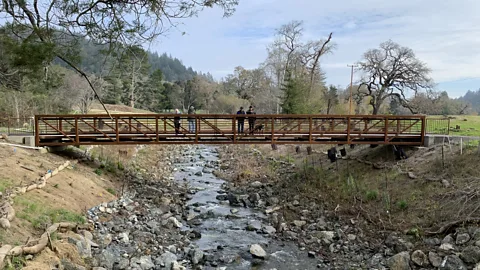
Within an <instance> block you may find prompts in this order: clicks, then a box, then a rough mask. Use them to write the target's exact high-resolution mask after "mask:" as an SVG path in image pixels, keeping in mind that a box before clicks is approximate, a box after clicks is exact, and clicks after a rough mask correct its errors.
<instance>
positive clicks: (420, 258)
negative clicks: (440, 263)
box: [411, 250, 429, 267]
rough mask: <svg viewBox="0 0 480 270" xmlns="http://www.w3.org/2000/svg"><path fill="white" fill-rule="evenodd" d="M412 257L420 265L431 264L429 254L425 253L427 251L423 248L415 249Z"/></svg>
mask: <svg viewBox="0 0 480 270" xmlns="http://www.w3.org/2000/svg"><path fill="white" fill-rule="evenodd" d="M411 259H412V261H413V262H414V263H415V264H416V265H418V266H422V267H424V266H427V265H428V264H429V263H428V257H427V255H425V253H423V251H421V250H415V251H414V252H413V253H412V257H411Z"/></svg>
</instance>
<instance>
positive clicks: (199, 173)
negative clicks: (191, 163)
mask: <svg viewBox="0 0 480 270" xmlns="http://www.w3.org/2000/svg"><path fill="white" fill-rule="evenodd" d="M195 175H196V176H203V172H202V171H198V172H196V173H195Z"/></svg>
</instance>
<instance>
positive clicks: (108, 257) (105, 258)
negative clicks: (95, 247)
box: [98, 249, 117, 269]
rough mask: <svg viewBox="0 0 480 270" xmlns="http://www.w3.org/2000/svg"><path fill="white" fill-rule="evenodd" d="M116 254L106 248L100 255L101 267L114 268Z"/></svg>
mask: <svg viewBox="0 0 480 270" xmlns="http://www.w3.org/2000/svg"><path fill="white" fill-rule="evenodd" d="M116 257H117V256H115V254H113V252H112V251H111V250H107V249H104V250H102V252H101V253H100V255H99V256H98V262H99V265H98V266H101V267H105V268H107V269H113V264H114V263H115V258H116Z"/></svg>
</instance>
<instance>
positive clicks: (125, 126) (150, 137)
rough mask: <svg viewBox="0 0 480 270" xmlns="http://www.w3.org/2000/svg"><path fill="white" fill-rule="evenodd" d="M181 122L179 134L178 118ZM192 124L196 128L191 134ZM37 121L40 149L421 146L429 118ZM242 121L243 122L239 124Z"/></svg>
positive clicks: (101, 117) (197, 117) (124, 117)
mask: <svg viewBox="0 0 480 270" xmlns="http://www.w3.org/2000/svg"><path fill="white" fill-rule="evenodd" d="M175 117H177V118H178V117H180V120H179V121H180V128H179V129H178V131H177V132H175V123H174V118H175ZM189 120H191V123H194V124H195V129H194V130H193V131H190V130H189ZM238 120H239V117H238V116H237V115H211V114H197V115H174V114H116V115H112V118H110V117H108V116H107V115H103V114H102V115H88V114H87V115H37V116H35V131H36V132H35V142H36V145H37V146H59V145H92V144H288V143H295V144H405V145H421V144H423V140H424V134H425V116H391V115H375V116H372V115H361V116H358V115H355V116H348V115H255V116H254V121H255V122H254V125H253V126H254V130H253V131H250V130H249V120H250V121H251V120H253V118H248V115H247V116H246V118H244V131H245V132H239V130H238ZM240 121H241V120H240Z"/></svg>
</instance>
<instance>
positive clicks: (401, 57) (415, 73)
mask: <svg viewBox="0 0 480 270" xmlns="http://www.w3.org/2000/svg"><path fill="white" fill-rule="evenodd" d="M363 58H364V59H363V61H360V62H359V63H358V65H359V69H360V70H361V71H362V72H363V77H362V79H361V83H360V86H366V90H367V91H366V92H365V93H364V94H363V97H370V105H371V106H372V109H373V111H372V113H373V114H378V112H379V109H380V107H381V105H382V104H383V102H384V101H385V100H386V99H387V98H389V97H396V98H398V100H399V101H400V102H401V104H402V105H403V106H404V107H407V108H410V106H409V105H408V92H411V93H413V94H414V95H416V94H417V93H419V92H420V91H422V90H428V89H431V88H432V86H433V81H432V79H431V78H430V77H429V74H430V69H429V68H428V67H427V66H426V64H425V63H423V62H422V61H420V60H419V59H417V58H416V56H415V54H414V52H413V51H412V50H411V49H410V48H407V47H402V46H400V45H399V44H397V43H395V42H393V41H391V40H389V41H387V42H384V43H382V44H380V48H379V49H371V50H368V51H367V52H366V53H365V54H364V56H363ZM358 93H359V94H361V93H363V91H362V92H358Z"/></svg>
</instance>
